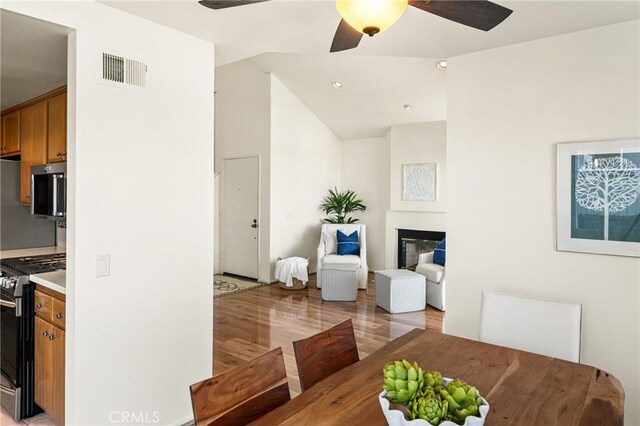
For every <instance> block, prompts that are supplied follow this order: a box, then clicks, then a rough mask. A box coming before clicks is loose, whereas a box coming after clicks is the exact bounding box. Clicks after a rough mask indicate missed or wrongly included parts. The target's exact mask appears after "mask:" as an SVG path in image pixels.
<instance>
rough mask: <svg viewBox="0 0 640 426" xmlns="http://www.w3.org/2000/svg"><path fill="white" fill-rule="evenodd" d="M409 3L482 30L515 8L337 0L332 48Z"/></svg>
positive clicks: (464, 2)
mask: <svg viewBox="0 0 640 426" xmlns="http://www.w3.org/2000/svg"><path fill="white" fill-rule="evenodd" d="M265 1H269V0H200V1H199V3H200V4H201V5H203V6H205V7H208V8H210V9H225V8H228V7H235V6H243V5H247V4H253V3H262V2H265ZM408 5H410V6H413V7H416V8H418V9H420V10H424V11H425V12H429V13H433V14H434V15H438V16H440V17H442V18H445V19H449V20H450V21H454V22H457V23H459V24H462V25H466V26H469V27H472V28H477V29H479V30H483V31H489V30H490V29H492V28H494V27H495V26H497V25H498V24H500V23H501V22H502V21H504V20H505V19H507V17H508V16H509V15H511V12H513V11H512V10H511V9H507V8H506V7H504V6H500V5H499V4H496V3H492V2H490V1H488V0H337V2H336V7H337V9H338V13H340V16H342V20H340V23H339V24H338V29H337V30H336V34H335V36H334V37H333V42H332V43H331V49H330V52H339V51H341V50H348V49H353V48H354V47H357V46H358V44H359V43H360V40H361V39H362V36H363V35H364V34H368V35H369V36H371V37H373V36H374V35H375V34H377V33H380V32H382V31H384V30H386V29H387V28H389V27H390V26H391V25H393V23H394V22H395V21H397V20H398V18H400V16H401V15H402V14H403V13H404V11H405V9H406V8H407V6H408Z"/></svg>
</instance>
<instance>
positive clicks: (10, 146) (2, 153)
mask: <svg viewBox="0 0 640 426" xmlns="http://www.w3.org/2000/svg"><path fill="white" fill-rule="evenodd" d="M1 135H2V140H1V141H0V158H2V157H10V156H12V155H17V154H20V110H18V111H13V112H12V113H9V114H6V115H3V116H2V132H1Z"/></svg>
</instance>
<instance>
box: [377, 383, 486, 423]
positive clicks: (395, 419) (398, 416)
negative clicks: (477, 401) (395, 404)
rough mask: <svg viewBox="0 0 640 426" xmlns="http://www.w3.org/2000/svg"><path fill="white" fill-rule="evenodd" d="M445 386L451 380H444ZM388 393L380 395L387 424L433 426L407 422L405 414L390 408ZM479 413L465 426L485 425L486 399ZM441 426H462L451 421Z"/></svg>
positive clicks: (412, 421) (422, 421) (419, 420)
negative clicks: (478, 415)
mask: <svg viewBox="0 0 640 426" xmlns="http://www.w3.org/2000/svg"><path fill="white" fill-rule="evenodd" d="M444 382H445V384H448V383H449V382H451V379H448V378H446V377H445V378H444ZM386 394H387V391H382V392H381V393H380V395H378V400H379V401H380V407H382V413H383V414H384V417H385V418H386V419H387V423H388V424H389V425H390V426H405V425H406V426H431V423H429V422H428V421H426V420H422V419H415V420H407V419H406V418H405V417H404V413H403V412H402V411H400V410H392V409H391V408H390V403H389V400H388V399H387V398H385V395H386ZM478 411H479V412H480V417H476V416H469V417H467V418H466V419H465V420H464V425H463V426H482V425H484V420H485V419H486V418H487V414H489V403H488V402H487V400H486V399H484V398H482V405H481V406H480V407H478ZM440 426H460V425H458V424H457V423H454V422H452V421H449V420H445V421H444V422H442V423H440Z"/></svg>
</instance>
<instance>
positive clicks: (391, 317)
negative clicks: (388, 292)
mask: <svg viewBox="0 0 640 426" xmlns="http://www.w3.org/2000/svg"><path fill="white" fill-rule="evenodd" d="M315 277H316V276H315V274H313V275H311V276H310V277H309V278H310V282H309V286H308V288H307V289H305V290H298V291H291V290H283V289H281V288H279V286H278V284H273V285H269V286H265V287H260V288H257V289H254V290H249V291H245V292H243V293H237V294H231V295H228V296H222V297H218V298H216V299H214V320H213V328H214V332H213V372H214V374H219V373H222V372H223V371H226V370H228V369H229V368H231V367H235V366H237V365H240V364H242V363H244V362H246V361H248V360H250V359H253V358H256V357H258V356H260V355H262V354H264V353H266V352H268V351H269V350H271V349H274V348H277V347H279V346H280V347H282V350H283V353H284V358H285V365H286V368H287V376H288V378H289V388H290V389H291V393H292V396H295V395H297V394H299V393H300V382H299V380H298V371H297V369H296V362H295V358H294V355H293V346H292V343H291V342H292V341H294V340H298V339H302V338H305V337H309V336H311V335H313V334H315V333H317V332H319V331H321V330H324V329H327V328H329V327H331V326H333V325H336V324H337V323H339V322H341V321H344V320H345V319H347V318H351V319H352V321H353V327H354V330H355V335H356V340H357V343H358V351H359V353H360V359H362V358H364V357H366V356H367V355H369V354H371V353H373V352H375V351H376V350H377V349H379V348H380V347H382V346H383V345H384V344H385V343H387V342H388V341H390V340H393V339H395V338H397V337H399V336H402V335H403V334H405V333H407V332H409V331H411V330H412V329H414V328H422V329H425V328H428V329H432V330H437V331H442V320H443V317H444V314H443V313H442V312H440V311H438V310H436V309H433V308H431V307H430V306H429V307H427V309H426V310H425V311H420V312H410V313H406V314H389V313H388V312H386V311H384V310H383V309H381V308H379V307H376V304H375V298H374V290H373V287H374V286H373V282H372V280H373V274H370V276H369V281H370V283H369V286H368V287H369V288H368V289H367V290H358V299H357V301H355V302H323V301H322V298H321V297H320V290H319V289H317V288H316V282H315ZM380 368H382V367H380Z"/></svg>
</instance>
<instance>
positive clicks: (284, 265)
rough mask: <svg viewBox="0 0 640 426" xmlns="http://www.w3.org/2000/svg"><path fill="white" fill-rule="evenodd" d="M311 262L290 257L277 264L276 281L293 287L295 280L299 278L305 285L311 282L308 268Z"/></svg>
mask: <svg viewBox="0 0 640 426" xmlns="http://www.w3.org/2000/svg"><path fill="white" fill-rule="evenodd" d="M308 266H309V260H308V259H305V258H302V257H289V258H287V259H282V260H278V261H277V262H276V279H277V280H278V281H280V282H283V283H285V284H286V286H287V287H293V278H297V279H299V280H300V281H302V282H303V283H306V282H307V281H309V275H308V272H307V267H308Z"/></svg>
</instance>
